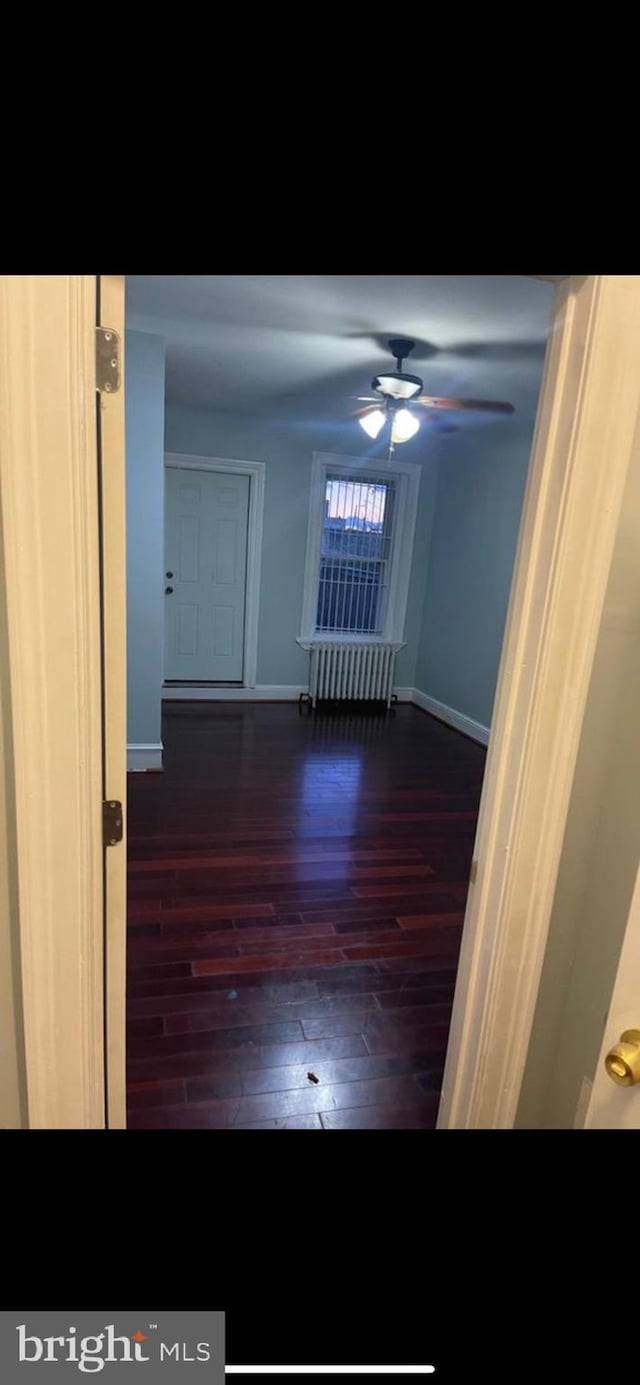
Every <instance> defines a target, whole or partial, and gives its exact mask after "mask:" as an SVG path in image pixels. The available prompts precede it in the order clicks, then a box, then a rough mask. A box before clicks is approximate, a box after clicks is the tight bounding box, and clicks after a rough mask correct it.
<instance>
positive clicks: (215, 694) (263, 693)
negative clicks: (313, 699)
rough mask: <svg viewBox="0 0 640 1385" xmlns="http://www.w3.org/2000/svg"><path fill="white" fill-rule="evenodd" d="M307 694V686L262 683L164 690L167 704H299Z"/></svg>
mask: <svg viewBox="0 0 640 1385" xmlns="http://www.w3.org/2000/svg"><path fill="white" fill-rule="evenodd" d="M303 692H307V684H306V683H305V684H304V685H303V684H302V683H301V684H300V686H298V685H297V684H295V683H282V684H277V683H273V684H271V683H260V684H258V686H257V687H255V688H232V687H227V688H225V687H221V686H220V687H215V688H214V687H209V688H207V687H206V686H205V687H199V688H198V687H193V686H192V685H189V684H184V685H183V686H182V687H177V686H176V685H173V686H172V687H167V686H166V685H165V686H164V687H163V689H162V698H163V701H165V702H174V701H178V702H297V700H298V698H299V696H300V693H303Z"/></svg>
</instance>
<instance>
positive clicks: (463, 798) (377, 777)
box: [127, 703, 485, 1130]
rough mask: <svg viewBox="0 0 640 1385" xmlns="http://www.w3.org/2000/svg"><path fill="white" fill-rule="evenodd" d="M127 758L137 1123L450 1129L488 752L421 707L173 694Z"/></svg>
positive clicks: (132, 1087) (132, 1097) (132, 1098)
mask: <svg viewBox="0 0 640 1385" xmlns="http://www.w3.org/2000/svg"><path fill="white" fill-rule="evenodd" d="M163 735H164V745H165V772H164V773H163V774H132V775H130V776H129V943H128V1040H127V1049H128V1110H129V1116H128V1123H129V1127H130V1128H135V1129H139V1128H151V1129H154V1128H172V1129H176V1128H179V1129H192V1128H197V1129H207V1128H220V1127H221V1128H229V1127H233V1128H234V1129H244V1130H247V1129H251V1130H259V1129H296V1130H301V1129H303V1130H320V1129H325V1130H344V1129H349V1128H361V1129H377V1130H381V1129H416V1128H418V1129H431V1128H433V1127H434V1125H435V1121H436V1116H437V1110H438V1099H439V1089H440V1083H441V1079H442V1070H443V1065H444V1055H445V1050H446V1043H447V1033H448V1028H449V1020H450V1012H451V1005H452V1000H453V989H454V982H455V973H456V963H457V957H458V949H459V945H460V935H461V931H462V920H463V912H464V905H465V899H466V893H467V881H468V875H469V869H470V865H471V852H472V847H473V840H474V834H475V827H476V818H477V812H478V805H479V800H480V790H481V785H482V775H483V771H484V761H485V751H484V749H483V748H482V747H481V746H479V745H476V744H475V743H474V742H472V741H470V740H467V739H466V738H465V737H464V736H462V735H459V734H458V733H457V732H455V731H452V730H450V729H449V728H448V727H446V726H444V725H442V724H441V723H440V722H438V721H435V720H434V719H433V718H432V717H429V716H427V715H425V713H423V712H420V711H419V710H418V709H417V708H415V707H409V706H401V707H399V708H398V709H397V711H396V713H395V715H392V716H389V717H387V718H384V717H370V716H369V717H362V716H354V715H350V714H349V713H344V714H343V713H340V714H338V715H330V714H326V715H325V714H322V715H320V716H318V717H309V716H307V714H306V713H304V714H303V715H299V713H298V709H297V706H296V705H295V704H256V703H254V704H245V705H242V704H239V703H217V704H216V703H173V704H171V703H165V708H164V728H163Z"/></svg>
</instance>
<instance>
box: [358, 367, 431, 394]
mask: <svg viewBox="0 0 640 1385" xmlns="http://www.w3.org/2000/svg"><path fill="white" fill-rule="evenodd" d="M371 388H372V390H375V391H376V394H381V395H383V396H384V397H385V398H387V399H415V397H416V395H417V394H420V393H421V390H422V380H419V379H418V376H417V375H402V374H400V372H399V371H394V372H391V371H390V372H389V374H388V375H376V376H375V378H374V379H373V380H372V381H371Z"/></svg>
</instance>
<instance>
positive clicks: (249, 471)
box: [162, 452, 266, 697]
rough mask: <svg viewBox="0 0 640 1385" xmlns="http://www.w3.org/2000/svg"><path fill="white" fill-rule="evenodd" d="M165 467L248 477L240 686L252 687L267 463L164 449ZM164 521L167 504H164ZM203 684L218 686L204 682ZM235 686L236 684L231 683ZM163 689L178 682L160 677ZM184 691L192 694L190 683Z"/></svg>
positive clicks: (176, 690)
mask: <svg viewBox="0 0 640 1385" xmlns="http://www.w3.org/2000/svg"><path fill="white" fill-rule="evenodd" d="M164 465H165V470H168V469H169V468H171V467H176V468H180V470H181V471H182V470H185V471H219V472H225V473H227V474H228V475H230V476H248V477H249V519H248V526H247V572H246V586H245V597H244V650H243V658H242V683H241V685H240V686H241V687H243V688H255V686H256V682H257V674H258V620H259V614H260V577H261V573H262V529H263V522H264V493H265V476H266V465H265V463H264V462H240V461H236V460H235V458H230V457H194V456H191V455H184V454H183V453H181V452H165V457H164ZM165 522H166V507H165ZM205 686H206V687H219V686H220V684H217V683H211V684H209V683H207V684H206V685H205ZM234 686H235V684H234ZM162 688H163V691H166V692H168V693H170V695H171V697H179V696H180V694H181V692H182V688H181V687H180V685H179V684H178V683H175V682H173V681H172V682H171V683H167V682H166V680H165V679H163V683H162ZM184 691H186V692H187V693H190V694H193V685H192V684H187V685H185V687H184Z"/></svg>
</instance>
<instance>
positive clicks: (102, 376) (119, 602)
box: [96, 274, 127, 1130]
mask: <svg viewBox="0 0 640 1385" xmlns="http://www.w3.org/2000/svg"><path fill="white" fill-rule="evenodd" d="M96 289H97V297H96V306H97V314H96V317H97V327H98V351H97V355H96V360H97V363H98V379H97V381H96V384H97V387H98V392H97V399H98V409H97V422H98V473H99V503H100V520H101V543H100V565H101V588H102V593H101V594H102V601H101V605H102V697H103V766H104V770H103V772H104V782H103V799H104V802H105V838H104V840H105V847H104V909H105V947H104V967H105V971H104V1026H105V1036H104V1037H105V1074H106V1116H107V1124H108V1127H109V1129H111V1130H114V1129H116V1130H117V1129H123V1128H124V1127H125V1126H126V1088H125V1057H126V1050H125V1024H126V1019H125V1001H126V908H127V854H126V793H127V763H126V743H127V734H126V656H127V651H126V629H127V609H126V527H125V526H126V517H125V516H126V484H125V420H124V323H125V282H124V275H122V274H101V275H99V276H98V279H97V285H96Z"/></svg>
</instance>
